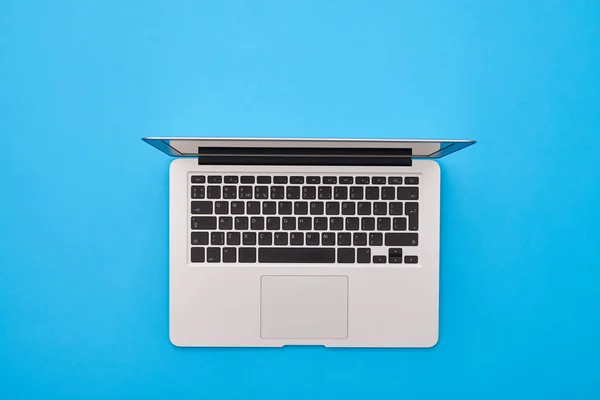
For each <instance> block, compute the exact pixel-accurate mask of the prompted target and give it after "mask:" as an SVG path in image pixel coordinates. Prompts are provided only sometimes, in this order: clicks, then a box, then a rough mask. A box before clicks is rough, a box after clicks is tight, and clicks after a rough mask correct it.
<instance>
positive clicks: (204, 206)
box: [191, 201, 213, 214]
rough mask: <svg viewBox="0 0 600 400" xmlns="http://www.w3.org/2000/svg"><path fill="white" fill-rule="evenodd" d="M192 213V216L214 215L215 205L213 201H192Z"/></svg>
mask: <svg viewBox="0 0 600 400" xmlns="http://www.w3.org/2000/svg"><path fill="white" fill-rule="evenodd" d="M191 211H192V214H212V213H213V203H212V201H192V207H191Z"/></svg>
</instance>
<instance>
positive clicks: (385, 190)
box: [381, 186, 396, 200]
mask: <svg viewBox="0 0 600 400" xmlns="http://www.w3.org/2000/svg"><path fill="white" fill-rule="evenodd" d="M395 198H396V190H394V188H393V187H391V186H386V187H382V188H381V200H394V199H395Z"/></svg>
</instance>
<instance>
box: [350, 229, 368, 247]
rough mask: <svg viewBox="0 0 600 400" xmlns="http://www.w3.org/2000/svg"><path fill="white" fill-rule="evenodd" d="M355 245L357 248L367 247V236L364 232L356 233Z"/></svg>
mask: <svg viewBox="0 0 600 400" xmlns="http://www.w3.org/2000/svg"><path fill="white" fill-rule="evenodd" d="M353 236H354V245H355V246H366V245H367V234H366V233H364V232H354V235H353Z"/></svg>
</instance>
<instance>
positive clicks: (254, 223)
mask: <svg viewBox="0 0 600 400" xmlns="http://www.w3.org/2000/svg"><path fill="white" fill-rule="evenodd" d="M250 229H252V230H253V231H262V230H263V229H265V217H252V218H250Z"/></svg>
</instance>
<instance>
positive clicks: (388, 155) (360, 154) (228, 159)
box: [198, 147, 412, 167]
mask: <svg viewBox="0 0 600 400" xmlns="http://www.w3.org/2000/svg"><path fill="white" fill-rule="evenodd" d="M198 164H199V165H346V166H352V165H356V166H402V167H410V166H411V165H412V149H382V148H287V147H250V148H243V147H198Z"/></svg>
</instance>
